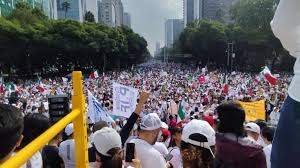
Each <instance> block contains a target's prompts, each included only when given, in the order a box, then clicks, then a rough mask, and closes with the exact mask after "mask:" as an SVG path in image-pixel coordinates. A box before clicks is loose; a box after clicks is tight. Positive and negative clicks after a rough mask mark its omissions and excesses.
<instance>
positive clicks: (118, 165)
mask: <svg viewBox="0 0 300 168" xmlns="http://www.w3.org/2000/svg"><path fill="white" fill-rule="evenodd" d="M93 149H94V151H95V153H96V154H97V155H98V156H99V157H100V159H101V166H100V168H111V167H114V168H122V160H123V156H121V155H120V152H122V149H120V148H118V147H116V148H112V149H110V150H109V151H108V152H107V154H109V155H111V156H105V155H103V154H101V153H100V152H98V151H97V148H96V147H95V145H94V144H93Z"/></svg>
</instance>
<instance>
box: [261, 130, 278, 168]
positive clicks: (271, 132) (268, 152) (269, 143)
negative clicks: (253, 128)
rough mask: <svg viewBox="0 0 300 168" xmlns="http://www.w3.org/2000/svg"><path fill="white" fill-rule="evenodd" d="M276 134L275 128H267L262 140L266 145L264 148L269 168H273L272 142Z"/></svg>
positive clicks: (263, 132)
mask: <svg viewBox="0 0 300 168" xmlns="http://www.w3.org/2000/svg"><path fill="white" fill-rule="evenodd" d="M274 133H275V128H274V127H265V128H264V129H263V130H262V133H261V134H262V138H263V140H264V142H265V144H266V146H265V147H264V153H265V155H266V161H267V168H271V159H270V158H271V151H272V141H273V137H274Z"/></svg>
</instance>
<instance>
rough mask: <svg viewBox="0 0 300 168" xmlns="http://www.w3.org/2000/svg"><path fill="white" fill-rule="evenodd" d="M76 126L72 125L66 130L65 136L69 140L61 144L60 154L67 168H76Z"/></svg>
mask: <svg viewBox="0 0 300 168" xmlns="http://www.w3.org/2000/svg"><path fill="white" fill-rule="evenodd" d="M73 132H74V126H73V123H70V124H68V125H67V126H66V128H65V134H66V135H67V136H68V139H67V140H65V141H63V142H61V143H60V145H59V148H58V154H59V156H60V157H61V158H62V160H63V161H64V165H65V168H73V167H75V141H74V139H73Z"/></svg>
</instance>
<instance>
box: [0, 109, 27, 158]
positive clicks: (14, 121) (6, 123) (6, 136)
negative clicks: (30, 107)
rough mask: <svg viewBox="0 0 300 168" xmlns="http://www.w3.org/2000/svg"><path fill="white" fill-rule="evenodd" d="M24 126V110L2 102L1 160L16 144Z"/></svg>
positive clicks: (0, 117) (0, 112)
mask: <svg viewBox="0 0 300 168" xmlns="http://www.w3.org/2000/svg"><path fill="white" fill-rule="evenodd" d="M23 128H24V122H23V116H22V112H21V111H20V110H19V109H17V108H16V107H13V106H10V105H6V104H0V137H1V138H2V139H1V141H0V160H2V159H3V158H5V157H6V156H7V155H8V154H9V153H10V152H12V150H13V149H14V147H15V146H16V144H17V143H18V141H19V140H20V138H21V135H22V132H23Z"/></svg>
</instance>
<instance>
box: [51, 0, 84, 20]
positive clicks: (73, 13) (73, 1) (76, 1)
mask: <svg viewBox="0 0 300 168" xmlns="http://www.w3.org/2000/svg"><path fill="white" fill-rule="evenodd" d="M64 2H65V0H57V16H58V19H71V20H77V21H79V22H83V14H84V8H83V7H84V6H85V5H84V2H85V0H69V1H67V2H69V4H70V7H69V9H68V8H66V7H65V6H64Z"/></svg>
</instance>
